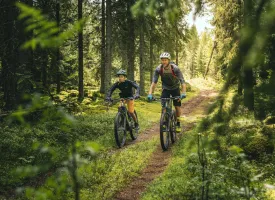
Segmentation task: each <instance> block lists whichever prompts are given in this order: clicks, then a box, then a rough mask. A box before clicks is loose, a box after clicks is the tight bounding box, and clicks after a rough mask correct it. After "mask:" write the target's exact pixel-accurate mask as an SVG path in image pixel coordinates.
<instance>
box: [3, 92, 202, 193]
mask: <svg viewBox="0 0 275 200" xmlns="http://www.w3.org/2000/svg"><path fill="white" fill-rule="evenodd" d="M197 93H198V90H196V91H192V92H190V93H188V98H187V99H186V100H188V99H190V98H192V97H193V96H195V95H196V94H197ZM62 95H68V94H67V93H65V92H64V93H62ZM62 98H63V97H62ZM144 99H145V97H144ZM183 101H185V100H183ZM63 103H64V102H63ZM65 103H66V104H69V106H68V107H70V108H74V106H76V107H77V109H76V110H73V112H72V113H75V119H76V123H75V124H76V125H75V126H74V128H73V129H72V130H71V131H69V132H68V131H67V130H66V127H64V126H63V125H62V124H63V123H64V120H63V119H61V118H60V117H56V116H55V115H56V114H55V112H58V111H55V110H53V109H52V108H51V109H49V110H48V111H46V112H45V115H47V116H46V118H43V120H41V122H37V121H35V122H34V123H33V122H30V124H23V125H19V124H17V123H13V124H11V125H8V124H3V128H2V129H1V130H0V141H1V142H0V144H1V153H0V154H1V155H0V163H1V164H0V176H1V180H0V188H1V189H0V193H3V194H5V193H6V194H8V193H9V192H8V191H9V190H10V189H12V188H16V187H18V186H22V185H23V184H24V183H25V182H26V181H27V182H28V181H29V180H30V179H31V178H30V179H28V178H27V179H25V178H24V177H22V178H18V177H17V175H16V174H14V173H12V172H13V171H15V170H16V169H17V167H18V166H21V167H24V166H28V165H31V166H41V165H42V166H43V165H44V166H45V168H43V170H42V172H43V173H44V172H46V171H47V170H48V167H50V168H56V167H59V166H61V164H62V162H63V161H64V160H66V159H67V157H68V153H69V152H70V149H71V144H72V143H73V141H80V142H87V141H93V142H97V143H98V144H99V145H100V146H101V149H102V150H103V151H101V153H100V154H106V155H107V154H108V152H109V151H112V149H116V148H117V146H116V144H115V140H114V134H113V127H114V125H113V122H114V118H115V115H116V112H117V106H118V104H116V105H114V106H112V107H111V108H110V110H109V111H108V112H106V107H105V106H104V105H103V102H102V100H101V99H100V98H98V99H97V100H96V101H93V100H91V99H90V98H85V99H84V101H83V102H82V103H80V104H79V103H78V102H77V101H76V98H75V97H72V98H70V101H68V102H65ZM65 107H66V106H65ZM135 108H136V110H137V113H138V118H139V122H140V127H141V130H140V132H142V131H144V130H145V129H147V128H149V127H151V126H152V124H153V123H157V122H158V121H159V118H160V111H161V105H160V102H151V103H148V102H147V101H143V100H137V101H135ZM75 111H77V112H75ZM34 118H36V119H37V117H31V121H32V120H34ZM61 125H62V126H61ZM62 127H63V128H62ZM64 128H65V129H64ZM129 140H131V139H130V138H128V140H127V141H129ZM127 141H126V142H127ZM36 143H39V144H41V145H42V146H45V145H46V146H47V147H48V148H50V149H51V151H53V152H54V154H52V153H50V152H48V153H45V152H43V148H42V150H41V149H34V148H33V147H34V146H35V144H36ZM156 145H158V141H156V140H154V139H152V140H150V141H148V142H143V143H141V144H137V146H136V145H133V147H130V148H127V149H129V150H123V152H124V153H121V154H120V155H121V156H122V157H120V156H118V158H119V159H117V162H116V159H115V158H114V157H112V158H106V160H104V159H102V160H101V162H106V161H110V159H111V160H112V163H114V166H117V167H116V168H115V170H114V171H113V172H112V173H114V174H116V171H118V172H119V173H120V171H119V170H121V169H123V168H121V169H119V166H120V165H119V163H120V162H122V160H123V159H122V158H123V156H124V155H125V157H127V160H129V161H130V160H132V161H133V162H127V165H128V167H129V169H131V170H133V171H134V172H135V173H133V174H130V175H129V177H128V175H127V174H128V172H127V173H125V174H122V176H123V177H122V178H121V179H120V183H119V184H120V185H121V186H123V185H125V184H126V183H127V181H129V179H130V178H131V177H133V176H136V175H137V173H138V172H139V171H140V170H141V169H142V168H143V167H144V166H145V163H146V160H148V157H149V155H150V154H151V153H152V150H153V149H154V148H155V146H156ZM36 146H37V145H36ZM132 148H133V149H134V150H132ZM135 148H140V149H143V151H144V152H142V151H140V150H138V149H135ZM134 151H136V153H134ZM138 154H140V155H141V156H140V155H138ZM52 155H54V159H53V158H52ZM115 155H116V156H117V154H115ZM103 158H104V157H103ZM135 158H138V159H137V160H135ZM137 162H140V163H139V164H138V163H137ZM39 169H40V168H39ZM41 169H42V168H41ZM103 169H104V170H107V169H105V168H103ZM39 173H40V171H38V172H36V173H31V175H32V177H33V176H34V177H35V176H36V175H38V174H39ZM108 176H109V175H107V174H106V177H108ZM124 176H127V177H124ZM104 180H106V178H105V179H104ZM102 187H103V186H102ZM112 187H114V186H112ZM84 190H85V189H84ZM98 190H99V191H98V192H99V193H101V192H102V191H101V190H102V188H98ZM112 190H113V189H112ZM86 192H88V190H87V191H86ZM113 193H114V192H111V191H110V192H108V195H111V194H113ZM84 196H85V195H84Z"/></svg>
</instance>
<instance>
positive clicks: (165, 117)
mask: <svg viewBox="0 0 275 200" xmlns="http://www.w3.org/2000/svg"><path fill="white" fill-rule="evenodd" d="M169 133H170V126H169V114H167V113H163V114H162V115H161V118H160V144H161V147H162V150H163V151H167V150H168V147H169V142H170V141H169Z"/></svg>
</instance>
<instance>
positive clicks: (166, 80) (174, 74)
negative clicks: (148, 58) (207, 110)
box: [148, 52, 186, 132]
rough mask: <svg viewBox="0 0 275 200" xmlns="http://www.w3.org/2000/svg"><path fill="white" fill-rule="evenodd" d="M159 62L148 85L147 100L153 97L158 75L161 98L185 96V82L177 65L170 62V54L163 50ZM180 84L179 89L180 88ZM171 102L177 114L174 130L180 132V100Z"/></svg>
mask: <svg viewBox="0 0 275 200" xmlns="http://www.w3.org/2000/svg"><path fill="white" fill-rule="evenodd" d="M160 59H161V64H160V65H159V66H158V67H157V68H156V70H155V73H154V76H153V82H152V84H151V87H150V91H149V94H148V100H152V99H153V95H152V94H153V93H154V90H155V88H156V85H157V82H158V79H159V76H161V81H162V94H161V98H170V95H171V96H172V97H177V96H179V97H180V98H181V99H184V98H186V84H185V81H184V78H183V75H182V73H181V71H180V69H179V67H178V66H177V65H175V64H174V63H171V62H170V60H171V56H170V54H169V53H167V52H164V53H162V54H161V55H160ZM180 86H181V90H180ZM173 104H174V106H175V109H176V114H177V127H176V131H177V132H181V126H180V121H179V117H180V116H181V110H180V107H181V101H180V100H173ZM161 105H162V107H165V100H162V102H161Z"/></svg>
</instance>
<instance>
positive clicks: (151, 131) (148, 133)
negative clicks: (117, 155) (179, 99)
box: [122, 90, 217, 149]
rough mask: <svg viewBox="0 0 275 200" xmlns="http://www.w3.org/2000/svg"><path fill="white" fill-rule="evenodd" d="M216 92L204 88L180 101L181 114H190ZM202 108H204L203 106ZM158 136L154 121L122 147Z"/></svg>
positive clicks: (157, 126)
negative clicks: (186, 99)
mask: <svg viewBox="0 0 275 200" xmlns="http://www.w3.org/2000/svg"><path fill="white" fill-rule="evenodd" d="M216 95H217V92H216V91H215V90H205V91H201V92H200V93H199V94H198V95H197V96H195V97H193V98H192V99H190V100H188V101H186V102H184V100H183V103H182V115H185V116H188V115H189V114H191V113H192V112H193V111H194V110H195V109H198V105H200V104H201V103H202V102H203V101H205V100H206V99H209V100H210V99H213V96H216ZM202 109H205V108H204V107H203V108H202ZM184 130H185V129H184ZM157 136H159V122H157V123H154V124H153V125H152V127H151V128H148V129H146V130H144V131H143V132H142V133H141V134H140V135H139V136H138V138H137V139H136V140H134V141H127V143H126V144H125V146H124V147H123V148H122V149H124V148H127V146H129V145H132V144H135V143H137V142H142V141H146V140H148V139H151V138H152V137H157Z"/></svg>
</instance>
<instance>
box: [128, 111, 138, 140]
mask: <svg viewBox="0 0 275 200" xmlns="http://www.w3.org/2000/svg"><path fill="white" fill-rule="evenodd" d="M134 113H135V115H136V118H137V123H138V116H137V113H136V111H134ZM129 119H130V121H129V124H130V128H129V133H130V136H131V138H132V140H136V139H137V137H138V129H136V128H135V122H134V119H133V118H132V117H131V115H130V114H129Z"/></svg>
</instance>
